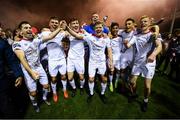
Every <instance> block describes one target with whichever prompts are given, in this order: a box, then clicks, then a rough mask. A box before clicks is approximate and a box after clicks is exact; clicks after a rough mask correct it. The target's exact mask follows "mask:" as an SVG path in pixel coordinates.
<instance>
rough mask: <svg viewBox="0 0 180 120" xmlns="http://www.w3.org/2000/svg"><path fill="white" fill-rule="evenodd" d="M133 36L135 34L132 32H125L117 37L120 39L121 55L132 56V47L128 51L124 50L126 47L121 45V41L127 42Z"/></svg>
mask: <svg viewBox="0 0 180 120" xmlns="http://www.w3.org/2000/svg"><path fill="white" fill-rule="evenodd" d="M134 35H135V32H134V31H131V32H129V33H127V32H125V31H122V32H121V33H120V34H119V36H120V37H121V38H122V49H121V52H122V53H123V54H127V55H133V47H131V48H129V49H126V47H125V46H124V44H123V41H124V40H128V41H130V40H131V39H132V38H133V36H134Z"/></svg>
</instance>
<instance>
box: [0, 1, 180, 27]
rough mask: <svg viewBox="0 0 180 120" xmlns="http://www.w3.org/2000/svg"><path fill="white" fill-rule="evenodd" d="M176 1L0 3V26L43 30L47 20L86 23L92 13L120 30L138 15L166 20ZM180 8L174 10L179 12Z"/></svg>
mask: <svg viewBox="0 0 180 120" xmlns="http://www.w3.org/2000/svg"><path fill="white" fill-rule="evenodd" d="M175 1H176V0H51V1H49V0H38V1H36V0H28V1H26V0H1V1H0V4H1V7H0V22H2V23H3V24H4V26H5V27H6V28H7V27H11V28H14V27H15V26H17V24H18V23H19V22H20V21H22V20H28V21H30V23H33V24H35V25H38V26H41V27H42V26H47V21H48V20H49V17H51V16H54V15H56V16H59V17H60V18H65V19H69V18H71V17H77V18H78V19H80V21H84V22H87V23H89V21H90V19H89V17H90V15H91V13H92V12H97V13H99V14H100V16H101V18H102V17H103V16H105V15H107V16H109V17H108V21H107V22H108V24H110V23H111V22H112V21H116V22H118V23H119V24H120V26H124V21H125V20H126V19H127V18H128V17H132V18H135V20H137V21H138V20H139V17H140V16H142V15H149V16H150V17H153V18H155V19H157V20H158V19H160V18H161V17H165V18H166V19H170V18H171V17H172V16H171V14H172V13H173V9H174V6H175ZM179 7H180V6H178V8H179Z"/></svg>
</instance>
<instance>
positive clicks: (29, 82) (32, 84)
mask: <svg viewBox="0 0 180 120" xmlns="http://www.w3.org/2000/svg"><path fill="white" fill-rule="evenodd" d="M21 68H22V71H23V73H24V79H25V83H26V86H27V88H28V90H29V91H30V92H32V91H36V90H37V81H35V80H34V79H32V78H31V76H30V75H29V73H28V72H27V71H26V70H25V68H24V67H22V66H21ZM34 70H35V71H37V72H38V73H39V75H40V79H39V82H40V84H41V85H46V84H48V78H47V74H46V72H45V71H44V69H43V67H42V65H40V66H39V67H38V68H36V69H34Z"/></svg>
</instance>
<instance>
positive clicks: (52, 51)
mask: <svg viewBox="0 0 180 120" xmlns="http://www.w3.org/2000/svg"><path fill="white" fill-rule="evenodd" d="M63 37H65V32H61V33H58V34H57V35H56V37H55V38H53V39H52V40H49V41H48V42H47V43H46V46H47V51H48V60H61V59H65V53H64V49H63V47H62V43H61V41H62V39H63Z"/></svg>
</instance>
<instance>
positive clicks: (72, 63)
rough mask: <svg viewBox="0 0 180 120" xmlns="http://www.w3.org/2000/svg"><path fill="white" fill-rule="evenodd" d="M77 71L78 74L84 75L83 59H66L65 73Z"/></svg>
mask: <svg viewBox="0 0 180 120" xmlns="http://www.w3.org/2000/svg"><path fill="white" fill-rule="evenodd" d="M75 70H76V71H77V73H79V74H84V57H83V58H82V59H70V58H67V72H74V71H75Z"/></svg>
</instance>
